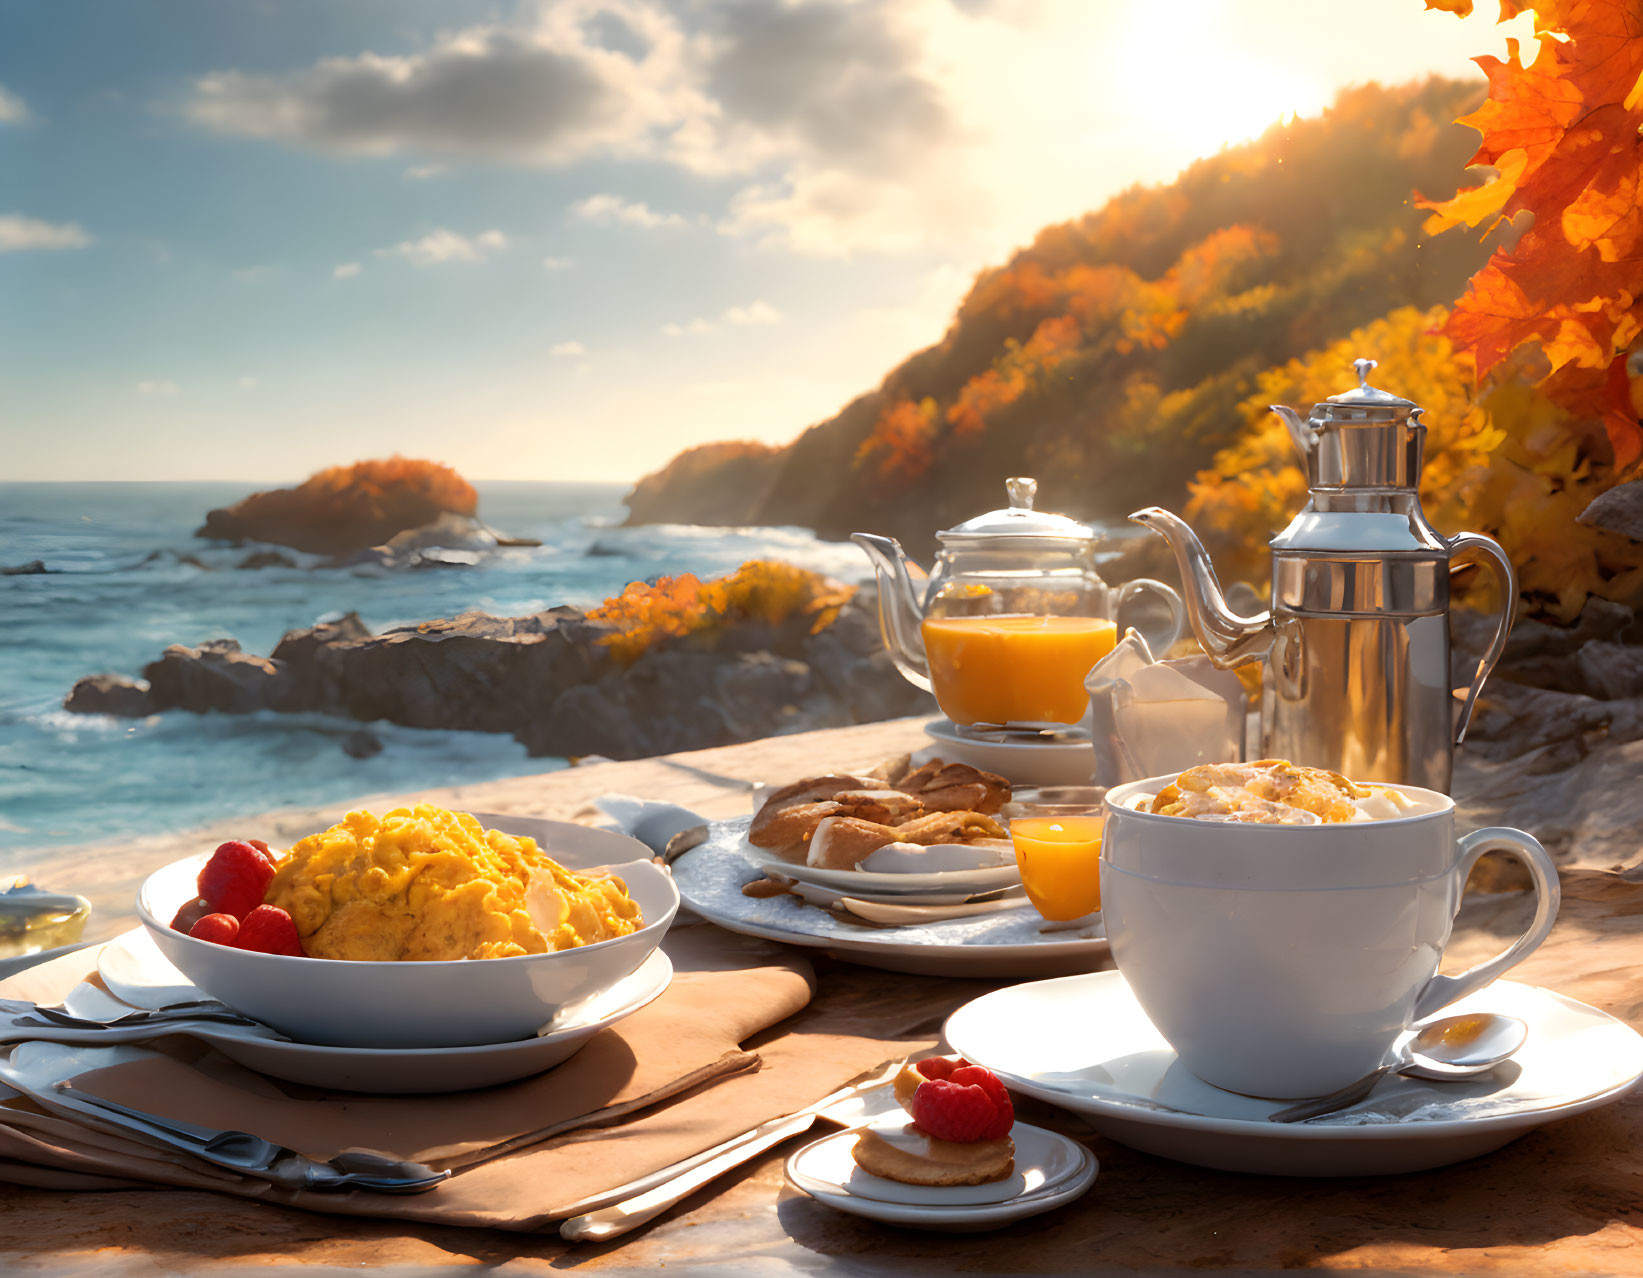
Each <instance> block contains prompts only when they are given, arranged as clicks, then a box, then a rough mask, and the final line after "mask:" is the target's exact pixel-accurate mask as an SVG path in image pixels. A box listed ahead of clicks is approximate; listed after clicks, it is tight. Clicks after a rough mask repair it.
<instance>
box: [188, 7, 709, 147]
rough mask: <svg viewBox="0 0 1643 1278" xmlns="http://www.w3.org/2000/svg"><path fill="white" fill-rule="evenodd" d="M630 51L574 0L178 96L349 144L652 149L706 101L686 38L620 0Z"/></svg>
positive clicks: (197, 87)
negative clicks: (416, 48) (414, 46)
mask: <svg viewBox="0 0 1643 1278" xmlns="http://www.w3.org/2000/svg"><path fill="white" fill-rule="evenodd" d="M611 7H613V8H616V7H621V8H626V9H627V10H628V14H627V16H628V19H629V25H630V26H631V27H633V28H634V29H635V32H636V34H637V35H639V36H640V37H641V38H642V39H643V41H644V47H643V49H642V50H641V51H640V52H641V54H642V56H641V57H640V58H638V59H635V58H634V57H633V56H631V55H630V54H629V53H624V52H621V51H619V50H614V49H610V48H606V47H604V46H603V45H602V44H600V43H599V42H598V40H597V38H596V37H595V36H594V35H593V34H592V33H591V32H590V31H589V30H588V29H587V28H586V27H585V25H584V18H585V17H586V16H588V15H586V14H585V13H583V12H579V11H580V10H584V9H585V8H586V6H585V5H582V4H569V5H557V6H553V7H547V6H544V7H543V10H542V12H541V13H540V14H539V15H537V16H536V17H534V18H532V19H526V20H522V21H521V22H519V23H516V24H511V25H509V24H498V25H489V26H474V27H469V28H467V29H465V30H460V31H454V32H447V33H445V34H444V35H442V36H440V37H439V38H438V39H437V40H435V41H434V42H433V43H432V44H431V45H430V46H429V47H428V48H427V49H426V50H424V51H422V52H420V53H415V54H410V55H404V56H385V55H381V54H376V53H361V54H359V55H358V56H355V57H332V58H322V59H320V60H319V61H317V62H315V63H313V64H312V65H311V66H309V67H307V68H305V69H303V70H299V71H295V72H291V73H287V74H280V75H264V74H258V73H248V72H243V71H232V70H230V71H215V72H212V73H211V74H209V75H206V76H202V77H201V78H200V79H198V80H196V81H195V83H194V85H193V92H192V94H191V95H190V97H189V99H188V100H187V102H186V103H185V104H184V107H183V111H184V114H185V115H186V116H187V117H188V118H189V119H190V120H192V121H193V122H194V123H195V124H197V125H199V126H200V127H202V128H206V129H209V130H211V131H213V132H216V133H223V134H232V135H239V136H249V137H260V138H268V139H272V140H277V141H281V142H286V143H290V144H294V145H299V146H305V147H310V148H313V149H316V150H322V151H330V152H333V153H340V154H353V155H391V154H399V153H404V152H422V153H432V154H436V155H449V156H457V157H464V158H466V157H483V158H487V159H493V160H509V161H515V162H521V163H529V164H564V163H569V162H571V161H573V160H576V159H580V158H583V157H585V156H589V155H594V154H608V153H611V152H616V153H621V154H642V153H644V152H646V151H649V150H652V149H654V138H653V135H658V134H661V135H665V134H666V133H667V132H668V131H669V130H670V129H672V128H673V127H675V126H676V124H677V121H678V120H679V118H680V117H681V116H682V115H698V114H700V113H701V112H702V111H703V110H704V109H705V104H702V103H700V102H694V103H693V102H691V101H689V99H690V98H691V97H692V96H694V95H693V94H692V91H691V90H690V87H689V84H688V77H687V76H686V75H685V74H684V71H683V66H684V61H685V55H686V52H687V39H686V37H685V35H684V33H683V32H682V31H681V30H680V29H679V28H678V26H677V25H676V24H675V23H674V21H673V20H672V19H671V18H670V17H669V16H668V15H667V14H666V13H664V12H663V11H662V10H661V9H660V8H657V7H655V6H654V5H652V4H649V3H643V2H642V0H640V2H633V3H629V4H627V5H625V6H611Z"/></svg>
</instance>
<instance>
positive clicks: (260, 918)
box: [234, 905, 303, 958]
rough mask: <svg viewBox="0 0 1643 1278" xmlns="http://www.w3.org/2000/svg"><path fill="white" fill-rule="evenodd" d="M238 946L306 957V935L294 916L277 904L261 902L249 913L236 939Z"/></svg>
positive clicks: (235, 943)
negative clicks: (301, 934)
mask: <svg viewBox="0 0 1643 1278" xmlns="http://www.w3.org/2000/svg"><path fill="white" fill-rule="evenodd" d="M234 946H235V948H236V949H241V950H256V951H257V952H258V953H261V954H289V955H292V956H294V957H296V958H302V957H303V949H302V938H301V937H300V936H298V935H297V925H296V924H295V923H293V922H292V921H291V916H290V915H289V914H287V913H286V912H285V911H284V910H282V909H280V907H279V906H277V905H259V906H258V907H257V908H256V909H254V910H252V911H251V913H249V914H247V915H246V916H245V922H243V923H241V924H240V934H239V936H238V937H237V938H236V939H235V941H234Z"/></svg>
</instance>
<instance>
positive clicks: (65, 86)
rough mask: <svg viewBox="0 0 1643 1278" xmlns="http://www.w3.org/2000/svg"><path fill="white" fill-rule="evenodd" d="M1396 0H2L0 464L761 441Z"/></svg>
mask: <svg viewBox="0 0 1643 1278" xmlns="http://www.w3.org/2000/svg"><path fill="white" fill-rule="evenodd" d="M1526 22H1527V19H1520V20H1519V21H1518V22H1515V23H1513V24H1512V25H1511V27H1510V28H1507V29H1506V30H1505V31H1503V30H1502V29H1499V28H1495V27H1493V26H1492V25H1491V24H1490V21H1489V19H1488V18H1487V17H1485V16H1484V15H1481V14H1480V15H1476V16H1474V17H1473V18H1472V19H1469V20H1467V21H1465V22H1461V21H1458V20H1456V19H1455V18H1453V17H1451V16H1449V15H1446V14H1438V13H1433V14H1427V13H1423V12H1422V9H1421V4H1420V0H1356V2H1355V3H1354V4H1352V5H1350V6H1348V5H1334V4H1319V3H1316V0H1180V2H1179V3H1176V4H1172V5H1162V4H1160V5H1152V6H1146V5H1135V4H1128V3H1126V4H1119V3H1108V0H1019V2H1012V0H724V2H715V0H677V2H674V3H664V2H663V0H555V2H553V3H542V4H515V3H486V4H470V3H465V2H463V0H443V2H440V3H432V2H430V0H278V2H277V3H276V2H273V0H250V2H248V3H232V4H224V3H218V2H214V0H144V2H143V3H142V4H131V3H126V2H114V0H75V2H74V3H62V2H61V0H6V3H5V4H4V5H3V6H0V479H115V478H137V479H245V480H252V481H274V480H287V479H294V478H299V477H300V476H302V475H303V474H306V473H308V472H309V471H311V470H313V469H315V468H317V467H319V466H322V465H327V464H330V463H333V462H338V461H348V460H353V459H354V458H356V457H361V456H375V455H385V454H387V453H391V452H396V451H397V452H403V453H407V454H410V455H422V456H431V457H436V458H439V459H441V460H445V461H448V462H450V463H452V464H454V465H456V466H457V467H458V468H459V469H461V470H463V471H464V473H467V474H469V475H470V476H472V477H474V478H484V479H501V478H520V479H632V478H635V477H637V476H638V475H640V474H642V473H644V472H645V471H648V470H650V469H653V468H655V467H656V466H658V465H660V464H662V463H663V462H665V461H666V460H667V458H668V457H670V456H672V455H673V454H674V453H675V452H677V451H678V450H679V449H680V448H682V447H685V446H687V445H689V444H692V443H698V442H702V441H705V440H708V439H717V438H731V437H747V438H761V439H766V440H769V441H772V442H779V441H782V440H786V439H788V438H791V437H792V436H793V435H795V434H796V433H797V432H798V431H799V430H801V429H802V428H803V427H804V426H806V425H807V424H809V423H811V422H813V421H815V420H819V419H821V418H823V417H826V416H828V415H830V414H831V413H832V412H834V411H836V410H837V409H838V408H839V407H841V406H842V405H843V403H844V402H846V401H847V400H848V399H849V398H850V397H851V396H852V395H854V394H857V393H860V392H861V391H864V390H867V389H869V388H870V387H871V386H872V385H874V384H875V383H876V382H877V380H878V379H879V378H880V377H881V376H882V375H883V373H884V372H885V371H887V370H888V369H889V368H890V367H891V366H892V365H893V364H894V363H896V362H897V361H898V360H899V359H900V358H902V357H903V356H905V355H906V354H908V353H910V352H911V351H912V350H913V349H916V348H917V347H918V346H920V345H923V344H926V343H928V342H930V341H933V340H935V339H936V338H938V337H939V336H940V333H941V331H942V328H943V327H944V324H945V322H946V319H947V318H948V316H949V315H950V314H951V311H952V308H953V306H954V304H955V303H956V302H957V300H958V299H959V297H960V296H961V295H962V293H963V291H964V289H965V287H966V286H967V284H968V282H969V280H970V279H971V278H972V277H973V275H974V273H975V272H976V271H977V270H979V269H980V268H982V267H984V266H986V265H988V264H989V263H991V262H995V261H998V260H999V259H1001V258H1002V257H1003V256H1004V255H1005V254H1006V253H1007V252H1008V251H1009V249H1010V248H1011V247H1012V246H1014V245H1016V244H1019V243H1022V242H1024V241H1025V240H1026V239H1028V238H1030V236H1031V235H1032V233H1033V232H1034V231H1035V230H1036V229H1037V228H1038V227H1039V226H1041V225H1043V224H1045V223H1047V222H1051V221H1059V220H1062V219H1065V218H1068V217H1072V216H1076V215H1077V214H1079V213H1081V212H1083V211H1085V210H1086V209H1087V208H1090V207H1093V206H1095V205H1097V204H1099V203H1100V202H1101V200H1103V199H1104V198H1106V197H1107V196H1109V195H1111V194H1113V193H1115V192H1116V191H1118V190H1120V189H1122V188H1123V187H1125V186H1128V185H1130V184H1131V183H1133V182H1137V181H1144V182H1152V181H1164V180H1168V179H1169V178H1170V177H1171V176H1173V175H1174V174H1175V173H1176V172H1178V171H1179V170H1180V169H1181V168H1182V167H1183V166H1184V165H1185V164H1187V163H1189V162H1190V161H1191V160H1192V159H1193V158H1194V157H1196V156H1198V155H1201V154H1204V153H1206V152H1211V151H1213V150H1215V149H1217V148H1218V147H1219V146H1221V145H1223V144H1225V143H1227V142H1231V141H1236V140H1239V139H1241V138H1244V137H1248V136H1251V135H1252V134H1254V133H1257V132H1259V131H1260V129H1261V128H1262V127H1264V125H1265V124H1266V123H1268V122H1270V121H1271V120H1273V119H1275V118H1277V117H1278V116H1279V115H1281V114H1283V113H1285V112H1300V113H1303V114H1311V113H1314V112H1316V111H1317V110H1319V109H1321V108H1322V106H1323V105H1324V104H1326V103H1327V101H1328V100H1329V98H1330V97H1331V96H1332V95H1333V93H1334V92H1335V91H1336V89H1338V88H1339V87H1341V86H1342V85H1345V84H1348V83H1352V82H1354V81H1361V80H1366V79H1371V78H1375V79H1382V80H1386V81H1398V80H1404V79H1408V78H1411V77H1413V76H1417V75H1422V74H1425V73H1427V72H1429V71H1433V70H1439V71H1444V72H1446V73H1448V74H1451V75H1457V76H1464V75H1469V74H1470V75H1475V74H1476V72H1475V69H1474V68H1472V67H1471V66H1470V65H1469V64H1468V63H1467V61H1466V59H1467V58H1468V57H1469V56H1471V55H1473V54H1476V53H1483V52H1496V53H1500V52H1502V51H1503V37H1504V34H1506V33H1507V32H1508V31H1509V32H1511V33H1514V34H1519V35H1526V34H1527V30H1526V27H1525V24H1526Z"/></svg>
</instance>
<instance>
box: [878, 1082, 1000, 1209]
mask: <svg viewBox="0 0 1643 1278" xmlns="http://www.w3.org/2000/svg"><path fill="white" fill-rule="evenodd" d="M893 1087H894V1090H895V1096H896V1100H897V1101H898V1102H900V1104H901V1106H902V1108H904V1109H906V1110H907V1111H908V1112H909V1113H910V1114H911V1115H912V1117H913V1121H912V1122H910V1123H905V1124H903V1125H902V1126H900V1127H899V1128H898V1127H870V1128H867V1129H865V1130H863V1132H862V1133H861V1135H860V1136H859V1137H858V1138H857V1140H856V1144H855V1147H854V1149H853V1150H852V1151H851V1154H852V1157H854V1159H855V1160H856V1164H857V1165H858V1166H859V1167H861V1168H862V1169H863V1170H864V1171H867V1172H869V1173H871V1174H872V1175H875V1176H883V1177H885V1178H886V1179H888V1180H898V1181H901V1182H902V1183H903V1184H908V1185H980V1184H985V1183H987V1182H989V1181H995V1180H1002V1179H1004V1178H1005V1177H1006V1176H1008V1175H1010V1173H1011V1172H1013V1171H1014V1170H1015V1142H1014V1141H1012V1140H1011V1139H1010V1129H1011V1127H1013V1126H1014V1124H1015V1106H1014V1104H1013V1103H1012V1102H1011V1100H1010V1094H1009V1092H1008V1091H1006V1090H1005V1088H1004V1084H1003V1083H1001V1082H999V1080H998V1076H997V1075H995V1074H994V1073H993V1072H992V1071H991V1070H987V1069H982V1068H981V1067H980V1066H979V1065H971V1064H970V1063H969V1062H968V1061H966V1060H963V1059H962V1058H960V1059H951V1058H947V1057H941V1056H932V1057H929V1058H927V1059H925V1060H921V1061H918V1062H916V1063H915V1064H912V1065H908V1066H903V1068H902V1070H901V1072H900V1073H899V1074H898V1075H897V1076H896V1079H895V1082H894V1084H893Z"/></svg>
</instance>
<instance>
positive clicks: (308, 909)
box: [137, 805, 679, 1047]
mask: <svg viewBox="0 0 1643 1278" xmlns="http://www.w3.org/2000/svg"><path fill="white" fill-rule="evenodd" d="M490 820H491V821H492V822H493V824H494V826H495V827H497V828H493V829H489V830H487V829H484V828H483V827H482V826H481V825H480V824H479V823H478V822H477V821H476V820H474V818H472V817H470V816H467V815H466V814H461V813H452V812H448V811H446V810H445V809H441V808H435V807H431V806H429V805H418V806H417V807H416V808H414V809H403V808H402V809H395V810H393V811H391V812H386V813H384V814H383V815H382V816H380V817H377V816H374V815H372V814H371V813H368V812H351V813H349V814H348V816H347V817H346V818H344V819H343V820H342V821H340V822H338V823H337V824H335V825H333V826H331V827H330V828H329V829H327V830H324V831H321V832H320V833H318V834H314V835H311V836H309V837H308V838H306V839H303V840H301V841H299V842H298V843H297V844H296V845H295V846H294V847H293V848H292V849H291V850H290V851H289V852H286V853H285V854H284V855H283V856H281V857H280V858H279V861H278V872H277V874H276V876H275V879H274V882H273V884H271V885H270V887H269V889H268V892H267V894H266V896H265V898H264V900H265V902H266V903H267V904H271V905H278V906H280V907H281V908H282V909H285V910H286V911H287V912H289V913H290V914H291V916H292V919H293V921H295V922H296V924H297V929H298V932H299V934H300V935H301V936H302V938H303V944H304V948H305V949H306V950H307V953H308V955H309V957H305V958H295V957H287V956H285V955H279V954H262V953H256V952H253V951H250V950H240V949H235V948H233V947H231V946H226V945H218V944H214V943H212V942H210V941H204V940H200V939H198V938H195V937H191V936H188V935H186V934H184V933H182V932H179V931H176V930H174V929H173V928H172V927H171V926H170V922H171V919H172V917H173V916H174V915H175V914H176V912H177V910H178V909H180V908H181V907H182V906H183V905H185V904H187V903H188V902H189V901H191V900H192V899H193V898H194V896H195V893H196V889H195V878H196V876H197V875H198V873H199V870H200V867H201V866H202V865H203V864H204V863H205V862H206V861H207V860H208V859H209V857H210V853H209V852H205V853H201V854H200V855H197V856H193V857H188V858H185V859H184V860H181V861H176V862H173V863H172V864H170V865H168V866H166V867H164V868H163V869H160V870H157V871H155V873H154V874H152V875H150V876H149V878H148V879H147V880H146V881H145V882H144V883H143V885H142V887H141V889H140V890H139V891H138V894H137V911H138V914H139V915H140V916H141V918H142V920H143V923H144V925H145V926H146V927H147V928H148V930H149V932H150V934H152V936H153V937H154V940H155V943H156V944H157V945H158V946H159V948H160V950H161V951H162V952H163V953H164V954H165V956H166V958H168V959H170V960H171V962H172V963H173V964H174V965H175V966H176V967H177V968H178V969H179V970H180V971H182V972H183V974H184V975H186V976H187V977H188V978H189V980H191V981H192V982H193V983H194V984H196V985H198V986H199V987H200V988H201V989H203V990H205V991H206V992H207V993H209V994H211V995H212V996H213V997H215V998H219V999H221V1000H222V1001H223V1002H224V1003H227V1004H228V1005H229V1006H230V1007H234V1008H236V1009H238V1010H239V1011H242V1012H244V1013H245V1014H246V1015H248V1016H253V1017H255V1018H256V1019H258V1020H260V1021H263V1022H265V1023H266V1024H268V1025H272V1026H273V1027H274V1028H275V1029H278V1030H280V1031H281V1032H282V1033H284V1034H287V1035H289V1036H290V1037H291V1038H294V1039H297V1040H299V1041H301V1042H307V1043H320V1044H327V1045H333V1046H346V1047H455V1046H468V1045H473V1044H481V1043H501V1042H508V1041H512V1040H514V1039H520V1038H528V1037H530V1036H531V1035H533V1034H535V1033H536V1031H537V1030H538V1028H540V1027H541V1026H542V1025H543V1024H545V1023H546V1022H547V1021H549V1020H550V1019H552V1018H553V1017H554V1016H555V1015H556V1014H557V1013H559V1012H560V1011H561V1010H562V1009H563V1008H565V1007H567V1006H569V1005H572V1004H575V1003H577V1002H580V1001H581V1000H583V999H586V998H590V997H592V996H594V995H597V994H600V993H602V992H603V991H605V990H607V989H609V988H610V987H611V986H612V985H614V984H615V983H616V982H617V981H620V980H621V979H622V978H623V977H625V976H627V975H629V974H630V973H632V972H634V971H636V970H637V969H638V967H639V965H640V964H642V963H643V962H644V961H645V960H646V959H647V958H649V957H650V955H651V953H652V952H653V951H654V950H655V949H656V947H657V945H659V944H660V943H661V940H662V936H663V934H664V933H665V932H666V931H667V928H668V925H669V924H670V923H671V922H672V920H673V916H674V914H675V912H676V911H677V910H678V907H679V892H678V889H677V888H676V887H675V886H674V884H673V877H672V875H670V874H669V873H668V872H667V871H666V870H664V869H662V868H661V867H659V866H657V865H656V864H654V863H653V862H652V861H651V860H650V851H649V849H648V848H646V847H645V846H644V845H643V844H642V843H639V842H638V841H637V840H635V839H631V838H628V837H627V836H626V835H622V834H616V833H613V832H611V831H608V830H594V829H590V828H588V827H586V826H580V825H573V824H569V823H566V822H559V821H544V820H538V819H535V818H527V817H495V818H490Z"/></svg>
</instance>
